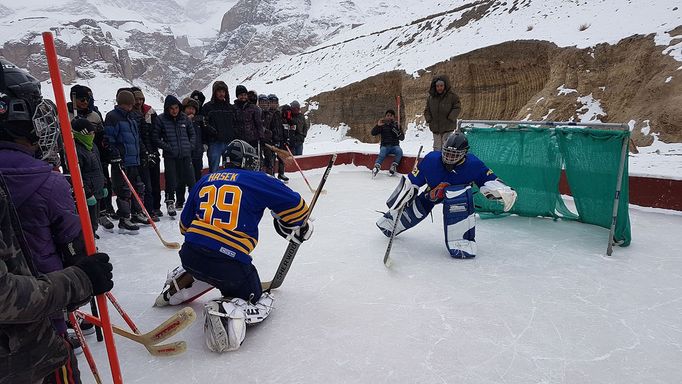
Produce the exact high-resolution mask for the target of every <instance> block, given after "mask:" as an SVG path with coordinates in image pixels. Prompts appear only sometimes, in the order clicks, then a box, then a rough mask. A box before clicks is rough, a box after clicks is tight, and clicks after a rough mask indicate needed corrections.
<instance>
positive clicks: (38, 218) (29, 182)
mask: <svg viewBox="0 0 682 384" xmlns="http://www.w3.org/2000/svg"><path fill="white" fill-rule="evenodd" d="M46 105H48V106H47V107H46ZM46 109H47V110H48V112H47V114H46V115H49V116H45V118H36V117H37V116H38V115H40V114H41V112H44V111H45V110H46ZM0 128H1V129H0V173H2V175H3V177H4V179H5V183H6V184H7V189H8V190H9V195H10V199H11V201H12V203H13V204H14V206H15V207H16V210H17V213H18V214H19V217H20V218H21V229H22V232H23V233H24V234H25V236H26V238H27V240H28V248H29V251H30V254H31V256H32V261H33V264H34V266H35V268H36V270H37V272H39V273H42V274H46V273H50V272H55V271H60V270H62V269H64V268H65V267H68V266H72V265H75V264H76V263H78V261H79V260H81V259H82V258H83V257H85V256H86V255H87V253H86V252H85V244H84V241H83V234H82V229H81V225H80V220H79V217H78V214H77V213H76V207H75V204H74V201H73V197H72V194H71V186H70V184H69V182H68V181H67V180H66V178H65V177H64V175H62V174H61V173H58V172H55V171H53V167H52V165H50V164H49V163H47V162H46V161H43V160H42V158H49V157H51V155H52V154H51V153H48V152H50V150H48V149H46V148H55V146H54V145H46V142H47V141H56V140H57V138H58V135H57V134H56V133H57V130H58V128H57V125H56V115H55V113H54V109H52V107H51V104H48V103H46V102H45V101H44V100H43V98H42V95H41V93H40V83H39V82H38V80H36V79H35V78H33V77H32V76H30V75H29V74H28V73H26V72H24V71H22V70H20V69H18V68H17V67H15V66H14V65H12V64H10V63H7V62H4V61H3V62H0ZM41 150H42V151H41ZM36 152H39V154H40V156H41V158H36ZM51 319H52V323H53V326H54V328H55V330H56V332H57V333H58V334H60V335H66V322H65V321H64V311H63V310H60V311H58V312H56V313H54V314H53V315H52V316H51Z"/></svg>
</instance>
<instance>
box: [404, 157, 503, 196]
mask: <svg viewBox="0 0 682 384" xmlns="http://www.w3.org/2000/svg"><path fill="white" fill-rule="evenodd" d="M409 178H410V181H411V182H412V184H413V185H416V186H418V187H421V186H422V185H424V184H428V186H429V187H430V188H434V187H435V186H437V185H438V184H440V183H443V182H444V183H448V184H450V185H468V184H471V183H472V182H474V183H476V185H478V186H479V187H481V186H482V185H483V184H485V183H486V182H488V181H490V180H495V179H497V176H495V174H494V173H493V171H491V170H490V168H488V167H486V165H485V164H484V163H483V161H481V160H480V159H479V158H478V157H476V156H474V155H473V154H471V153H467V156H466V160H465V161H464V162H463V163H462V164H459V165H457V166H455V168H454V169H453V170H452V171H450V172H448V170H447V169H445V166H443V161H442V160H441V152H440V151H433V152H429V153H428V154H427V155H426V156H424V159H423V160H422V161H421V162H420V163H419V166H418V167H417V169H415V170H414V171H413V172H412V173H411V174H410V175H409Z"/></svg>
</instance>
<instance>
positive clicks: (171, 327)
mask: <svg viewBox="0 0 682 384" xmlns="http://www.w3.org/2000/svg"><path fill="white" fill-rule="evenodd" d="M196 318H197V314H196V312H194V309H192V308H191V307H185V308H183V309H181V310H179V311H178V312H176V313H175V314H174V315H173V316H171V317H170V318H169V319H168V320H166V321H164V322H163V324H161V325H159V326H158V327H156V328H154V329H153V330H152V331H151V332H149V340H150V344H155V343H159V342H161V341H163V340H166V339H168V338H169V337H171V336H173V335H175V334H177V333H178V332H180V331H182V330H183V329H185V328H187V327H188V326H189V325H190V324H192V323H193V322H194V320H196Z"/></svg>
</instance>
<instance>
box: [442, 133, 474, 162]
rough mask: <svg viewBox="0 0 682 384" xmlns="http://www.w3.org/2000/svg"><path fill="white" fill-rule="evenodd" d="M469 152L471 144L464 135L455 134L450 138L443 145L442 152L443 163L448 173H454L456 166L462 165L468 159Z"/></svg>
mask: <svg viewBox="0 0 682 384" xmlns="http://www.w3.org/2000/svg"><path fill="white" fill-rule="evenodd" d="M468 152H469V142H468V141H467V138H466V136H464V134H463V133H460V132H455V133H453V134H451V135H450V136H448V138H447V140H445V143H443V149H442V152H441V157H442V161H443V166H445V169H447V170H448V171H452V170H453V169H454V168H455V166H457V165H459V164H462V163H463V162H464V160H465V159H466V155H467V153H468Z"/></svg>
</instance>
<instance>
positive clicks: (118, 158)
mask: <svg viewBox="0 0 682 384" xmlns="http://www.w3.org/2000/svg"><path fill="white" fill-rule="evenodd" d="M121 161H122V159H121V156H118V155H112V156H111V159H110V160H109V163H110V164H111V165H114V166H121Z"/></svg>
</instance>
